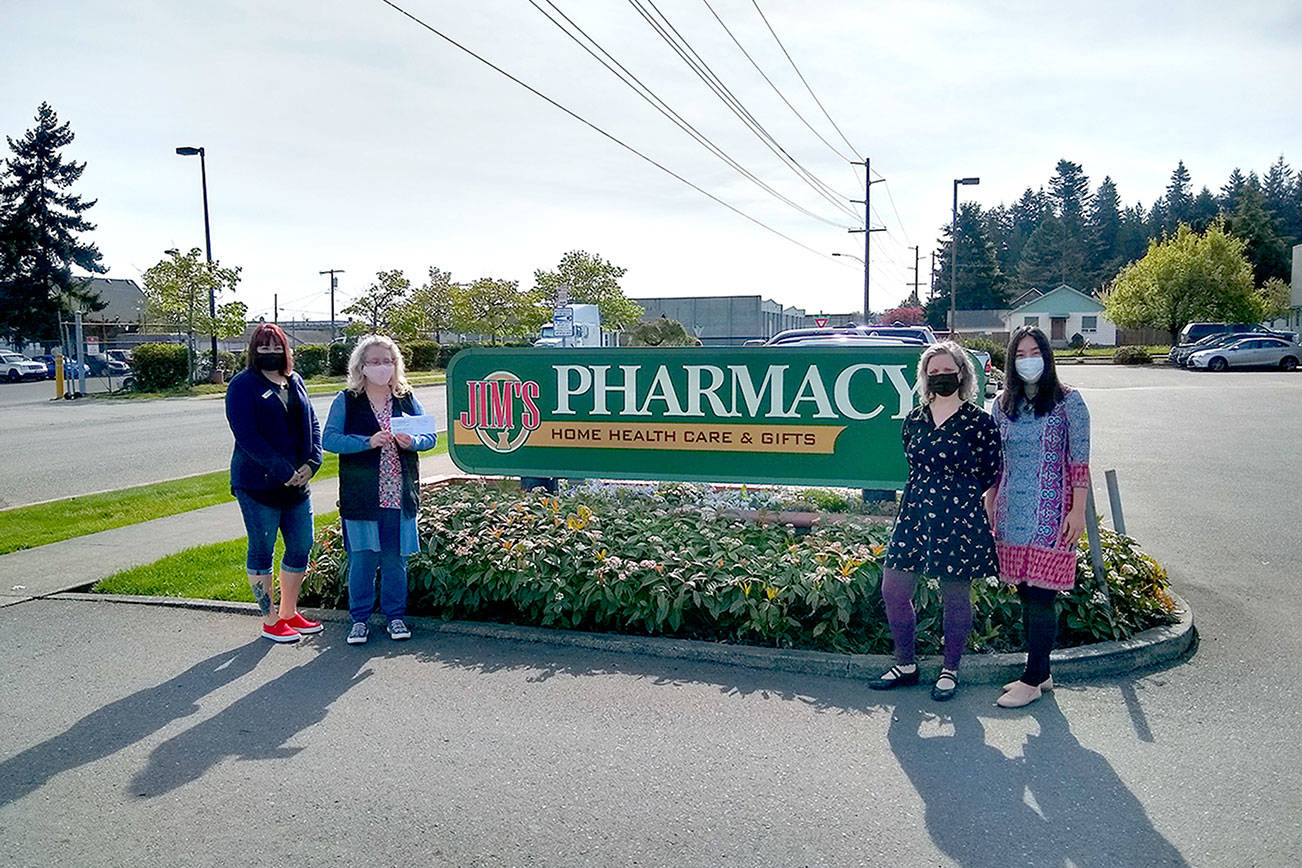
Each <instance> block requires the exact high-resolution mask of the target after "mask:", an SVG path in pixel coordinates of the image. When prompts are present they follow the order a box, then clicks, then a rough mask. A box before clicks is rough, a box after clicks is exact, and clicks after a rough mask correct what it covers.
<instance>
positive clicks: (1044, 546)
mask: <svg viewBox="0 0 1302 868" xmlns="http://www.w3.org/2000/svg"><path fill="white" fill-rule="evenodd" d="M1006 368H1007V373H1006V378H1005V380H1004V389H1003V391H1002V392H1000V393H999V396H998V398H996V399H995V407H994V411H993V415H994V419H995V423H996V424H997V425H998V426H999V434H1000V442H1001V443H1002V444H1003V470H1002V472H1001V474H1000V477H999V484H998V486H997V487H996V488H994V489H992V490H991V491H989V492H987V493H986V512H987V513H988V514H989V515H990V521H991V524H992V525H993V526H994V529H995V544H996V548H997V549H998V552H999V578H1000V579H1001V580H1002V581H1004V582H1006V583H1008V584H1010V585H1014V586H1016V588H1017V594H1018V596H1019V597H1020V598H1021V601H1022V619H1023V624H1024V626H1025V630H1026V644H1027V659H1026V671H1025V672H1024V673H1023V674H1022V677H1021V678H1020V679H1018V680H1017V681H1013V682H1010V683H1008V684H1006V685H1004V693H1003V695H1002V696H1000V697H999V699H998V700H997V704H998V705H1001V706H1004V707H1005V708H1019V707H1021V706H1023V705H1027V704H1028V703H1031V702H1034V701H1035V700H1037V699H1039V698H1040V696H1041V694H1042V692H1043V691H1045V690H1051V689H1053V678H1052V677H1051V676H1050V674H1049V652H1050V651H1051V650H1052V649H1053V640H1054V634H1055V632H1056V630H1057V626H1058V615H1057V612H1056V611H1055V607H1054V599H1055V597H1056V596H1057V594H1058V592H1059V591H1070V590H1071V589H1072V586H1073V585H1074V584H1075V581H1076V544H1077V542H1078V541H1079V540H1080V535H1081V532H1082V531H1083V530H1084V528H1085V497H1086V494H1087V493H1088V490H1089V484H1090V469H1089V455H1090V415H1089V410H1088V409H1087V408H1086V407H1085V401H1084V400H1083V399H1082V398H1081V396H1080V393H1079V392H1077V391H1075V390H1074V389H1071V388H1069V387H1067V386H1064V385H1063V384H1062V383H1060V382H1058V374H1057V370H1056V368H1055V366H1054V363H1053V350H1051V349H1050V348H1049V340H1048V338H1047V337H1045V334H1044V332H1043V331H1041V330H1040V329H1038V328H1035V327H1031V326H1024V327H1022V328H1018V329H1016V330H1015V331H1014V332H1013V334H1012V336H1011V339H1010V340H1009V342H1008V360H1007V364H1006Z"/></svg>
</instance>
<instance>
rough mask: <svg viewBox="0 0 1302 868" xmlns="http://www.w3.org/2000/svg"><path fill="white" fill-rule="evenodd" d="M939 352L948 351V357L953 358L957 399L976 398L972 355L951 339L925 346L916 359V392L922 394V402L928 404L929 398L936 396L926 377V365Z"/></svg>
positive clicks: (968, 399)
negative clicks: (955, 371)
mask: <svg viewBox="0 0 1302 868" xmlns="http://www.w3.org/2000/svg"><path fill="white" fill-rule="evenodd" d="M941 353H949V357H950V358H951V359H953V360H954V366H955V367H956V368H958V397H959V399H960V400H963V401H973V400H974V399H975V398H976V390H977V378H976V366H974V365H973V364H972V357H971V356H969V355H968V354H967V350H965V349H963V348H962V347H960V346H959V345H958V344H956V343H954V342H953V341H941V342H940V343H936V344H932V345H931V346H929V347H927V349H926V351H925V352H923V354H922V358H920V359H918V393H919V394H920V395H921V396H922V403H924V404H929V403H931V399H932V398H934V397H936V393H935V392H933V391H931V382H930V380H929V379H928V378H927V365H929V364H930V363H931V360H932V359H934V358H935V357H936V356H938V355H940V354H941Z"/></svg>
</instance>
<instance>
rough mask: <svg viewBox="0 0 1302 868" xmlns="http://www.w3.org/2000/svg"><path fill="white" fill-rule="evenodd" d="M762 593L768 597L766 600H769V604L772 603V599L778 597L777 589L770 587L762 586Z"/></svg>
mask: <svg viewBox="0 0 1302 868" xmlns="http://www.w3.org/2000/svg"><path fill="white" fill-rule="evenodd" d="M764 593H765V594H766V595H767V596H768V598H769V602H770V603H771V602H773V599H774V598H775V597H777V595H778V589H777V588H773V587H770V586H768V585H765V586H764Z"/></svg>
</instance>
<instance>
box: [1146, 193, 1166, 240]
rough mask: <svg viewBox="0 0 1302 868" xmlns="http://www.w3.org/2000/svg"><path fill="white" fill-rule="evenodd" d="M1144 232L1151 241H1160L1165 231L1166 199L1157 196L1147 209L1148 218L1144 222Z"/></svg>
mask: <svg viewBox="0 0 1302 868" xmlns="http://www.w3.org/2000/svg"><path fill="white" fill-rule="evenodd" d="M1144 233H1145V234H1146V235H1147V236H1148V239H1149V240H1151V241H1160V240H1161V239H1162V236H1163V234H1165V233H1166V199H1165V198H1164V197H1162V196H1158V197H1157V198H1156V199H1154V200H1153V204H1152V206H1151V207H1150V208H1149V209H1148V219H1147V220H1146V221H1145V222H1144Z"/></svg>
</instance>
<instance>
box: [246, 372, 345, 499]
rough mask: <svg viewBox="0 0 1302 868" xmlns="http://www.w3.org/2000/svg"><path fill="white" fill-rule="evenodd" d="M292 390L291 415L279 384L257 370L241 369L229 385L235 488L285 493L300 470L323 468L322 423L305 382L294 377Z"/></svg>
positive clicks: (290, 386) (290, 398)
mask: <svg viewBox="0 0 1302 868" xmlns="http://www.w3.org/2000/svg"><path fill="white" fill-rule="evenodd" d="M289 389H290V390H291V393H290V396H289V407H288V412H287V411H286V407H285V405H283V404H281V403H280V398H279V397H278V396H277V395H276V387H275V385H274V384H273V383H272V382H271V381H270V380H268V379H267V378H266V377H264V376H262V374H261V373H259V372H258V371H251V370H243V371H240V372H239V373H238V374H236V375H235V376H234V377H233V378H232V379H231V382H230V385H229V386H227V387H226V421H227V422H229V423H230V426H231V433H232V434H234V435H235V451H234V452H233V453H232V454H231V488H232V489H236V488H240V489H243V490H245V491H249V492H269V491H282V490H283V489H284V485H285V483H286V482H288V481H289V478H290V477H291V476H293V475H294V471H296V470H298V468H299V467H301V466H303V465H304V464H308V465H311V467H312V472H313V473H315V472H316V471H317V469H318V468H320V467H321V460H322V455H321V425H320V423H318V422H317V419H316V412H315V411H314V410H313V409H312V402H311V401H310V400H308V397H307V387H306V386H304V385H303V378H302V377H300V376H299V375H298V374H292V375H291V376H290V378H289ZM295 411H297V413H298V416H297V418H294V419H291V418H290V413H293V412H295Z"/></svg>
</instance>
